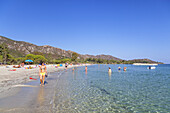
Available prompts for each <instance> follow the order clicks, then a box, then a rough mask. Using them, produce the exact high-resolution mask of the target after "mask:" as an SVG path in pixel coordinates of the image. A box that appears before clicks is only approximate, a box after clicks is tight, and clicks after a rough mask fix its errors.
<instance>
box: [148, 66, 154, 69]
mask: <svg viewBox="0 0 170 113" xmlns="http://www.w3.org/2000/svg"><path fill="white" fill-rule="evenodd" d="M147 69H156V67H151V66H149V67H147Z"/></svg>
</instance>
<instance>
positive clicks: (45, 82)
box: [40, 81, 48, 85]
mask: <svg viewBox="0 0 170 113" xmlns="http://www.w3.org/2000/svg"><path fill="white" fill-rule="evenodd" d="M40 84H41V82H40ZM45 84H48V82H47V81H44V85H45Z"/></svg>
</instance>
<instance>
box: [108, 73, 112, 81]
mask: <svg viewBox="0 0 170 113" xmlns="http://www.w3.org/2000/svg"><path fill="white" fill-rule="evenodd" d="M108 75H109V80H111V77H112V73H111V72H108Z"/></svg>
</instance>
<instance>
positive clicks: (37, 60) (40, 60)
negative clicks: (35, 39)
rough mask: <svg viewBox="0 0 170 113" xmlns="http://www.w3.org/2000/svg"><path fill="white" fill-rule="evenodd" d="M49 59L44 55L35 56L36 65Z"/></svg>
mask: <svg viewBox="0 0 170 113" xmlns="http://www.w3.org/2000/svg"><path fill="white" fill-rule="evenodd" d="M46 61H47V59H46V58H45V57H44V56H42V55H34V63H36V64H38V63H40V62H46Z"/></svg>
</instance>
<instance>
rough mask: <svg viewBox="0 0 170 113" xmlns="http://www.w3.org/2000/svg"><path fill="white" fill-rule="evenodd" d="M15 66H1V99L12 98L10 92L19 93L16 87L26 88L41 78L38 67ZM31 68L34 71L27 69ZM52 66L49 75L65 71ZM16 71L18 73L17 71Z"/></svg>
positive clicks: (70, 66)
mask: <svg viewBox="0 0 170 113" xmlns="http://www.w3.org/2000/svg"><path fill="white" fill-rule="evenodd" d="M85 65H89V64H82V65H69V66H68V68H73V67H78V66H85ZM13 66H14V65H7V66H0V78H1V79H0V98H3V97H6V96H10V95H12V94H11V93H8V92H13V93H14V92H17V90H15V91H13V88H14V87H24V86H22V84H24V83H26V82H30V81H35V80H34V79H38V78H39V67H38V66H36V65H25V66H24V67H22V68H13ZM29 66H31V67H32V69H26V67H29ZM56 66H57V65H54V64H51V65H47V70H48V74H49V76H50V74H51V73H52V72H56V71H62V70H64V69H65V66H64V65H63V66H62V67H60V66H58V67H57V68H56ZM15 69H16V71H15ZM30 77H31V78H33V79H30Z"/></svg>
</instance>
